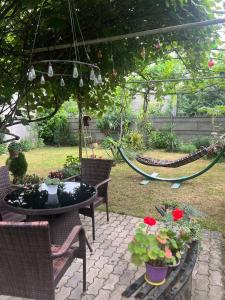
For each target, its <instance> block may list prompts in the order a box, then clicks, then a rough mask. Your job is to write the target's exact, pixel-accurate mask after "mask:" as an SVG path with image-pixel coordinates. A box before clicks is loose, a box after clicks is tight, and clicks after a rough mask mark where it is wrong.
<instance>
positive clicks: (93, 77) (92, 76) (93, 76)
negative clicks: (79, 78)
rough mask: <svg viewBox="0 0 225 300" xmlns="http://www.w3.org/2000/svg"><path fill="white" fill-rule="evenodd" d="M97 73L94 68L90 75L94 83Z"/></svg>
mask: <svg viewBox="0 0 225 300" xmlns="http://www.w3.org/2000/svg"><path fill="white" fill-rule="evenodd" d="M95 78H96V77H95V71H94V69H93V68H92V69H91V73H90V80H92V81H94V80H95Z"/></svg>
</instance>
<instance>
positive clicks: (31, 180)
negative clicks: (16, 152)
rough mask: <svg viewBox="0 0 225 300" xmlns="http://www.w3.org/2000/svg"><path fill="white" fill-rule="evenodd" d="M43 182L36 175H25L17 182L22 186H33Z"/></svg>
mask: <svg viewBox="0 0 225 300" xmlns="http://www.w3.org/2000/svg"><path fill="white" fill-rule="evenodd" d="M41 182H43V178H41V177H39V176H38V175H37V174H32V175H25V176H24V177H23V178H21V179H19V180H18V183H19V184H24V185H28V186H29V185H35V184H40V183H41Z"/></svg>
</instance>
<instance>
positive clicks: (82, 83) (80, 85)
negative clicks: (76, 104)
mask: <svg viewBox="0 0 225 300" xmlns="http://www.w3.org/2000/svg"><path fill="white" fill-rule="evenodd" d="M83 86H84V81H83V78H82V77H81V78H80V82H79V87H83Z"/></svg>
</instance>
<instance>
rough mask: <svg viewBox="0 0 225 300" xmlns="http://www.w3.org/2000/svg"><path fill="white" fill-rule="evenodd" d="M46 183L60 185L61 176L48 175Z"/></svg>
mask: <svg viewBox="0 0 225 300" xmlns="http://www.w3.org/2000/svg"><path fill="white" fill-rule="evenodd" d="M45 184H46V185H58V184H60V180H59V178H49V177H47V178H46V179H45Z"/></svg>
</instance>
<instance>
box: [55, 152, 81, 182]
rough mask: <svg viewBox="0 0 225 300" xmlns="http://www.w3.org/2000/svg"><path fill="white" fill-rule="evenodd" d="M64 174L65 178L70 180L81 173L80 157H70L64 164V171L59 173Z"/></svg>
mask: <svg viewBox="0 0 225 300" xmlns="http://www.w3.org/2000/svg"><path fill="white" fill-rule="evenodd" d="M59 172H60V173H62V175H63V178H68V177H71V176H74V175H78V174H79V173H80V160H79V157H75V156H73V155H68V156H67V157H66V161H65V163H64V166H63V169H62V170H60V171H59Z"/></svg>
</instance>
